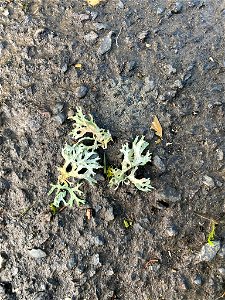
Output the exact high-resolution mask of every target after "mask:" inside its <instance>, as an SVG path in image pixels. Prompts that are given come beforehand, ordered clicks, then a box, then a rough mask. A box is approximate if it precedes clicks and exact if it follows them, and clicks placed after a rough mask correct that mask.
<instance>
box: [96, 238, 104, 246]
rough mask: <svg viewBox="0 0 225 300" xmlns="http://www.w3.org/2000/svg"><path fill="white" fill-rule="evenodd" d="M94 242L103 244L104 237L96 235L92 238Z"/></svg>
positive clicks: (98, 244)
mask: <svg viewBox="0 0 225 300" xmlns="http://www.w3.org/2000/svg"><path fill="white" fill-rule="evenodd" d="M94 243H95V245H96V246H103V245H104V244H105V241H104V238H103V237H101V236H96V237H95V238H94Z"/></svg>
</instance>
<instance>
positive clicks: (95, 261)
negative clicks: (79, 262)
mask: <svg viewBox="0 0 225 300" xmlns="http://www.w3.org/2000/svg"><path fill="white" fill-rule="evenodd" d="M92 264H93V265H94V266H100V265H101V263H100V260H99V254H98V253H97V254H94V255H93V256H92Z"/></svg>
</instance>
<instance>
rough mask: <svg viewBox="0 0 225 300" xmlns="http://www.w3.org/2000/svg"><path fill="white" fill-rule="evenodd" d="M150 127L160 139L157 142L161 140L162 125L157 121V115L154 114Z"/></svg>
mask: <svg viewBox="0 0 225 300" xmlns="http://www.w3.org/2000/svg"><path fill="white" fill-rule="evenodd" d="M151 129H153V130H154V131H155V134H156V135H157V136H158V137H159V138H160V140H158V141H157V143H159V142H160V141H161V140H162V126H161V124H160V123H159V120H158V118H157V116H154V119H153V122H152V125H151Z"/></svg>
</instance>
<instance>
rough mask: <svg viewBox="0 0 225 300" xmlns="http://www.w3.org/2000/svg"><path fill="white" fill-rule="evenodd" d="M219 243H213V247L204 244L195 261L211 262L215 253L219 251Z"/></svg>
mask: <svg viewBox="0 0 225 300" xmlns="http://www.w3.org/2000/svg"><path fill="white" fill-rule="evenodd" d="M220 247H221V245H220V241H214V242H213V246H211V245H209V244H208V243H207V244H205V245H204V246H203V247H202V249H201V251H200V252H199V253H198V255H197V259H196V260H197V261H198V262H201V261H211V260H212V259H213V258H214V257H215V256H216V254H217V252H218V251H219V250H220Z"/></svg>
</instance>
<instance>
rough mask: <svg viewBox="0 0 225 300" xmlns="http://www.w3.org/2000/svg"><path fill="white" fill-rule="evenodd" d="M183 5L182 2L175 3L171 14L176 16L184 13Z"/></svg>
mask: <svg viewBox="0 0 225 300" xmlns="http://www.w3.org/2000/svg"><path fill="white" fill-rule="evenodd" d="M182 8H183V4H182V3H181V2H178V1H177V2H175V3H174V4H173V5H172V7H171V12H172V13H174V14H178V13H180V12H181V11H182Z"/></svg>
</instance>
